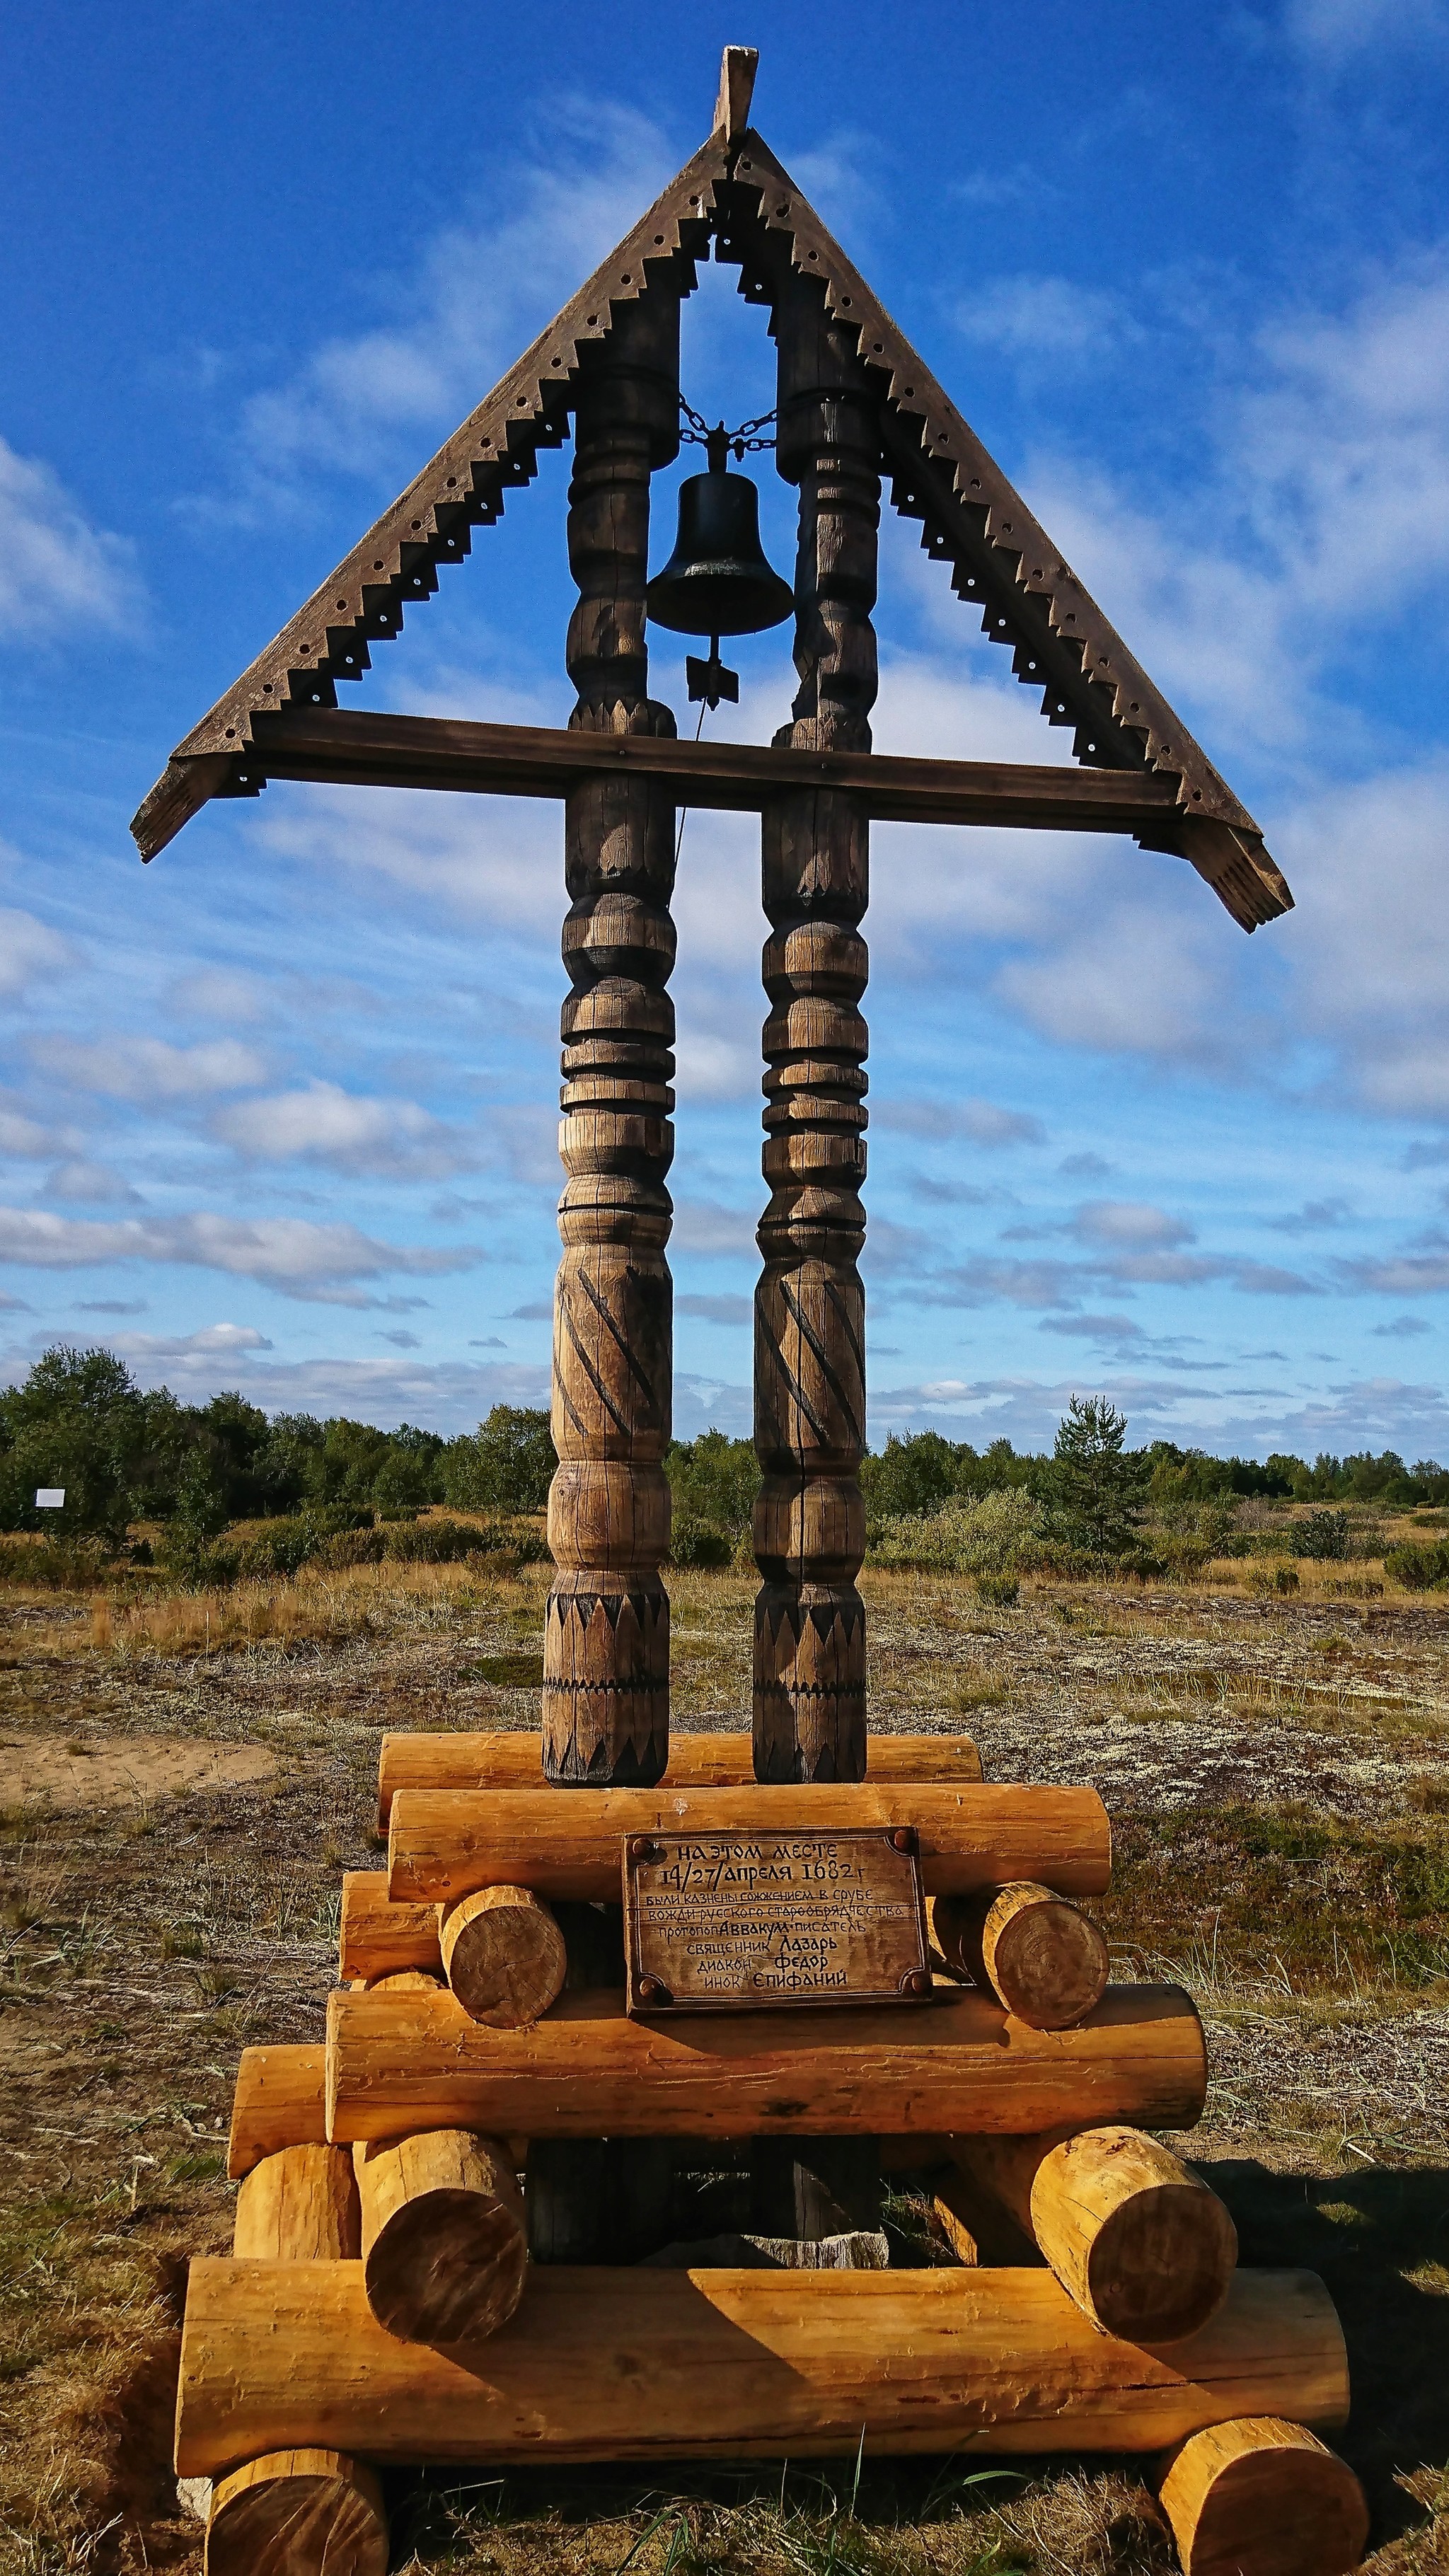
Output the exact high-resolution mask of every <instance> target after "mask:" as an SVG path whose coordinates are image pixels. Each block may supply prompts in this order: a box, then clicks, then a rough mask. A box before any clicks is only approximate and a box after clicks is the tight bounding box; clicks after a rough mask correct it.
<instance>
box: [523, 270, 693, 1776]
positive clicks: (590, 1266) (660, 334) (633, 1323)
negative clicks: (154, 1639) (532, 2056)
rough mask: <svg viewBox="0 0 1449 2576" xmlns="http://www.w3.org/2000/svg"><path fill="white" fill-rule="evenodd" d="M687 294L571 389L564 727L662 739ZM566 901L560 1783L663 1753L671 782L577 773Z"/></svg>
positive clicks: (555, 1618) (557, 1383)
mask: <svg viewBox="0 0 1449 2576" xmlns="http://www.w3.org/2000/svg"><path fill="white" fill-rule="evenodd" d="M678 386H679V300H678V297H677V295H676V296H674V297H673V298H670V297H669V296H668V295H667V294H665V293H664V291H663V290H662V289H660V290H658V291H656V292H655V293H654V294H652V295H651V296H650V297H649V298H648V300H647V301H646V302H642V303H639V304H635V305H631V306H630V307H629V308H628V309H627V311H625V312H624V313H622V314H620V316H619V317H618V319H617V321H616V324H615V327H614V331H613V333H612V335H611V337H610V339H609V342H608V344H607V346H606V347H605V348H604V349H603V350H601V351H600V352H598V353H597V354H596V356H595V358H594V360H593V362H592V363H591V365H590V366H589V367H588V369H587V370H586V372H585V377H584V381H583V383H582V384H581V386H580V389H579V396H578V433H577V450H576V456H575V462H574V474H573V481H572V484H571V485H570V488H569V561H570V564H571V565H572V568H573V574H574V579H575V580H576V581H577V583H578V586H579V601H578V606H577V607H576V609H575V610H574V613H573V616H572V618H571V620H570V623H569V635H568V667H569V676H570V678H571V679H572V680H573V681H574V683H575V685H576V687H577V689H578V693H579V696H578V704H577V706H576V708H575V710H574V714H573V718H572V729H573V730H574V731H575V732H576V733H577V734H578V735H579V736H580V737H587V738H589V739H590V740H594V739H603V740H609V739H613V738H616V737H617V738H627V737H630V736H638V735H645V736H649V735H660V734H662V735H671V734H672V733H673V731H674V718H673V716H672V715H671V714H670V712H669V709H668V708H667V707H664V706H660V705H657V704H656V703H655V702H654V701H653V700H652V699H651V698H650V697H649V695H648V661H647V652H646V646H645V638H644V583H645V577H646V573H647V569H648V555H649V475H650V470H651V467H653V466H655V465H661V464H665V463H667V462H668V460H669V458H670V457H671V456H673V455H674V454H675V453H676V451H677V448H678V443H679V393H678ZM564 830H565V838H566V846H567V872H568V890H569V894H570V896H571V897H572V899H573V900H572V909H571V910H570V912H569V915H568V918H567V920H566V922H565V924H564V939H563V949H564V963H565V965H566V966H567V968H568V971H569V976H570V979H571V982H572V985H573V991H572V993H571V994H570V996H569V999H568V1000H567V1001H566V1002H565V1004H564V1009H563V1042H564V1057H563V1070H564V1088H563V1093H562V1107H563V1111H564V1120H563V1128H562V1131H561V1136H560V1152H561V1154H562V1156H563V1163H564V1169H565V1171H566V1172H567V1174H568V1180H567V1183H566V1185H565V1188H564V1194H563V1198H562V1200H561V1201H560V1204H559V1233H560V1235H561V1236H562V1238H563V1247H564V1249H563V1259H562V1261H561V1263H560V1265H559V1272H558V1282H557V1286H556V1290H555V1295H554V1355H553V1439H554V1447H555V1448H556V1449H557V1451H558V1460H559V1463H558V1469H557V1472H556V1473H555V1476H554V1480H553V1484H552V1487H551V1489H550V1492H549V1502H548V1537H549V1546H550V1548H551V1549H552V1551H553V1559H554V1565H555V1569H556V1571H555V1575H554V1581H553V1585H552V1588H551V1590H550V1593H549V1598H548V1606H547V1609H546V1611H545V1614H544V1631H543V1671H544V1681H543V1768H544V1773H545V1776H546V1777H547V1778H548V1779H550V1780H552V1781H555V1782H557V1783H561V1784H571V1785H579V1784H584V1783H586V1784H588V1785H589V1786H591V1787H594V1788H610V1787H615V1786H618V1785H620V1784H645V1785H647V1784H648V1783H650V1782H653V1781H655V1780H657V1779H658V1778H659V1777H660V1775H661V1773H662V1772H663V1770H664V1766H665V1763H666V1762H667V1760H668V1758H669V1601H668V1596H667V1595H666V1593H665V1590H664V1585H663V1583H662V1581H661V1579H660V1573H659V1568H660V1564H661V1562H662V1560H663V1557H664V1553H665V1550H666V1548H667V1547H668V1545H669V1486H668V1483H667V1481H666V1479H665V1474H664V1452H665V1449H666V1447H667V1446H668V1442H669V1429H670V1395H671V1372H672V1367H673V1308H672V1299H673V1290H672V1287H671V1283H670V1277H669V1266H668V1263H667V1261H666V1260H665V1257H664V1248H665V1245H666V1244H667V1242H668V1240H669V1229H670V1224H671V1222H672V1217H673V1209H672V1205H671V1201H670V1197H669V1192H668V1190H667V1189H666V1188H665V1186H664V1181H665V1174H666V1173H667V1171H668V1169H669V1165H670V1161H671V1159H672V1157H673V1153H674V1129H673V1126H672V1124H671V1122H670V1117H669V1112H670V1110H671V1109H672V1108H673V1106H674V1094H673V1092H672V1091H671V1089H670V1087H669V1085H670V1078H671V1076H672V1074H673V1071H674V1058H673V1055H672V1053H671V1048H672V1046H673V1043H674V1006H673V1004H672V1002H671V1001H670V999H669V996H668V994H667V993H666V991H665V989H664V988H665V984H666V982H667V979H668V976H669V972H670V969H671V967H672V966H673V963H674V925H673V923H672V921H671V920H670V917H669V897H670V894H671V892H672V890H673V884H674V802H673V799H672V797H671V796H670V794H669V791H668V789H667V787H665V786H662V785H661V784H660V783H659V782H658V781H656V780H651V779H648V778H637V777H631V776H629V775H627V774H604V775H600V774H599V772H598V771H597V770H595V771H594V772H593V773H592V774H589V773H588V772H585V773H584V774H583V775H582V776H580V777H579V778H578V780H577V782H576V783H575V784H574V785H573V786H572V787H571V788H570V790H569V793H568V798H567V802H566V806H565V822H564Z"/></svg>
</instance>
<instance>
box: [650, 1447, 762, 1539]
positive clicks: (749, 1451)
mask: <svg viewBox="0 0 1449 2576" xmlns="http://www.w3.org/2000/svg"><path fill="white" fill-rule="evenodd" d="M664 1471H665V1474H666V1475H667V1476H668V1478H669V1490H670V1493H671V1495H672V1496H673V1500H674V1511H675V1526H676V1528H677V1527H678V1526H679V1524H680V1523H681V1522H683V1521H694V1522H702V1523H707V1524H708V1525H709V1526H710V1527H711V1528H713V1529H717V1530H728V1531H729V1533H730V1535H731V1537H735V1536H737V1535H738V1533H739V1532H740V1531H741V1530H747V1529H748V1528H749V1526H750V1519H751V1515H752V1514H753V1511H754V1508H755V1496H756V1494H757V1493H758V1492H759V1490H760V1463H759V1460H758V1459H757V1458H756V1456H755V1451H754V1444H753V1442H751V1441H749V1440H731V1439H729V1438H728V1437H727V1436H726V1434H725V1433H724V1432H723V1431H702V1432H701V1433H700V1435H699V1438H698V1439H697V1440H672V1441H671V1442H670V1444H669V1450H668V1454H667V1455H666V1457H665V1461H664ZM674 1561H675V1563H676V1565H685V1564H688V1563H690V1562H698V1563H700V1564H703V1563H706V1562H708V1563H710V1564H713V1563H714V1562H715V1560H714V1559H713V1558H709V1559H705V1558H699V1559H697V1560H691V1559H689V1558H686V1557H682V1556H677V1557H676V1558H675V1560H674Z"/></svg>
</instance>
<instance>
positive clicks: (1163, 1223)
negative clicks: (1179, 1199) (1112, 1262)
mask: <svg viewBox="0 0 1449 2576" xmlns="http://www.w3.org/2000/svg"><path fill="white" fill-rule="evenodd" d="M1071 1231H1072V1233H1073V1234H1075V1235H1076V1237H1077V1239H1078V1241H1079V1242H1081V1243H1091V1244H1101V1245H1104V1246H1107V1247H1109V1248H1111V1249H1113V1250H1115V1249H1116V1248H1117V1247H1118V1246H1119V1245H1120V1246H1123V1247H1126V1248H1128V1249H1130V1250H1132V1251H1134V1252H1136V1251H1144V1250H1148V1249H1151V1250H1158V1249H1160V1248H1161V1247H1163V1246H1165V1245H1171V1244H1179V1243H1193V1242H1195V1241H1196V1239H1197V1238H1196V1236H1195V1234H1194V1232H1193V1229H1192V1227H1191V1226H1190V1225H1188V1224H1187V1223H1186V1221H1185V1219H1184V1218H1182V1217H1180V1216H1170V1215H1169V1214H1168V1212H1167V1210H1166V1208H1160V1207H1151V1206H1149V1205H1147V1204H1146V1203H1145V1202H1144V1201H1142V1200H1140V1199H1088V1200H1086V1201H1085V1203H1084V1204H1083V1205H1082V1206H1081V1207H1079V1208H1078V1210H1077V1212H1076V1215H1075V1216H1074V1217H1073V1219H1072V1221H1071Z"/></svg>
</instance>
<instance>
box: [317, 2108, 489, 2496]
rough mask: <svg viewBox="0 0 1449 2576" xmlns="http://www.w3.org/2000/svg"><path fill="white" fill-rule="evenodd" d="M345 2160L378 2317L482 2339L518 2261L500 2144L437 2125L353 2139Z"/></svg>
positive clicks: (417, 2338) (403, 2328)
mask: <svg viewBox="0 0 1449 2576" xmlns="http://www.w3.org/2000/svg"><path fill="white" fill-rule="evenodd" d="M355 2161H356V2167H357V2187H358V2191H359V2193H360V2195H361V2200H362V2275H363V2286H364V2288H365V2290H366V2293H367V2304H368V2306H369V2308H370V2309H371V2311H372V2314H373V2316H374V2317H375V2318H376V2319H377V2322H378V2324H379V2325H380V2326H382V2327H383V2328H384V2329H385V2331H386V2332H387V2333H388V2334H390V2335H398V2336H401V2337H402V2339H403V2340H404V2341H405V2342H416V2343H462V2342H469V2343H481V2342H483V2341H484V2340H485V2339H486V2338H487V2337H488V2336H489V2335H491V2334H493V2333H494V2332H495V2331H496V2330H497V2328H498V2327H499V2326H501V2325H503V2324H505V2323H506V2322H507V2320H508V2318H509V2317H511V2316H512V2314H513V2311H514V2309H515V2308H516V2307H517V2305H518V2302H519V2300H520V2298H521V2297H522V2295H523V2281H524V2273H525V2270H526V2268H527V2263H528V2230H527V2226H526V2224H525V2221H524V2215H523V2194H522V2192H521V2191H520V2190H519V2188H518V2177H517V2175H516V2174H515V2172H514V2170H513V2159H512V2156H511V2154H510V2152H509V2150H508V2148H507V2147H506V2146H505V2145H504V2144H503V2143H502V2142H501V2141H500V2140H498V2139H495V2138H482V2137H478V2136H476V2135H474V2134H473V2133H472V2132H470V2131H468V2130H465V2129H448V2128H439V2129H432V2130H428V2131H425V2132H423V2133H421V2134H419V2135H415V2136H411V2137H405V2138H398V2137H395V2138H394V2139H393V2140H392V2141H391V2142H390V2143H389V2142H386V2141H384V2142H377V2143H373V2144H371V2145H367V2146H359V2147H358V2148H357V2149H356V2152H355ZM366 2447H369V2448H370V2447H371V2446H370V2445H368V2446H366Z"/></svg>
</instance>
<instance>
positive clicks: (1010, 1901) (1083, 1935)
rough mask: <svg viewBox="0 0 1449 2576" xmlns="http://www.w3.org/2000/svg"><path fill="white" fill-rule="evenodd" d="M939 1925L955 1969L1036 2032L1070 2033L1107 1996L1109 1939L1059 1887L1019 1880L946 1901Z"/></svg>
mask: <svg viewBox="0 0 1449 2576" xmlns="http://www.w3.org/2000/svg"><path fill="white" fill-rule="evenodd" d="M934 1922H935V1933H936V1941H937V1945H938V1947H939V1949H940V1951H941V1955H942V1957H943V1958H944V1959H945V1961H946V1963H947V1965H948V1967H951V1968H954V1969H956V1970H957V1971H958V1972H959V1973H960V1974H962V1975H964V1976H969V1977H972V1978H974V1979H975V1981H976V1982H977V1984H985V1985H988V1986H990V1987H991V1988H993V1990H994V1991H995V1993H996V1994H997V1995H998V1996H999V1997H1000V1999H1001V2001H1002V2003H1004V2004H1005V2006H1006V2009H1007V2011H1008V2012H1010V2013H1014V2014H1015V2016H1016V2018H1017V2020H1018V2021H1024V2022H1029V2023H1030V2025H1031V2027H1032V2029H1033V2030H1069V2029H1070V2028H1071V2026H1072V2024H1073V2023H1074V2022H1079V2021H1080V2020H1081V2019H1082V2017H1083V2015H1084V2014H1086V2013H1089V2012H1091V2011H1092V2009H1093V2007H1094V2006H1095V2005H1097V2004H1099V2003H1100V2002H1101V2000H1102V1997H1103V1995H1104V1994H1105V1992H1106V1989H1107V1979H1108V1976H1109V1974H1110V1971H1111V1963H1110V1960H1109V1958H1108V1954H1107V1944H1106V1941H1105V1940H1104V1939H1103V1936H1102V1934H1101V1932H1100V1931H1099V1930H1098V1927H1097V1925H1096V1924H1095V1923H1094V1922H1092V1920H1091V1918H1090V1916H1089V1915H1086V1914H1084V1913H1083V1912H1082V1910H1081V1908H1080V1906H1076V1905H1073V1903H1072V1902H1071V1900H1070V1898H1069V1897H1065V1896H1059V1895H1058V1894H1057V1892H1056V1890H1055V1889H1054V1888H1050V1887H1042V1886H1039V1885H1038V1884H1037V1883H1036V1882H1035V1881H1033V1880H1028V1879H1018V1880H1015V1881H1013V1882H1012V1884H1011V1885H1009V1886H1007V1887H1001V1888H998V1889H996V1890H995V1892H994V1893H990V1892H983V1893H982V1894H980V1895H978V1896H939V1897H937V1899H936V1903H935V1909H934Z"/></svg>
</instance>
